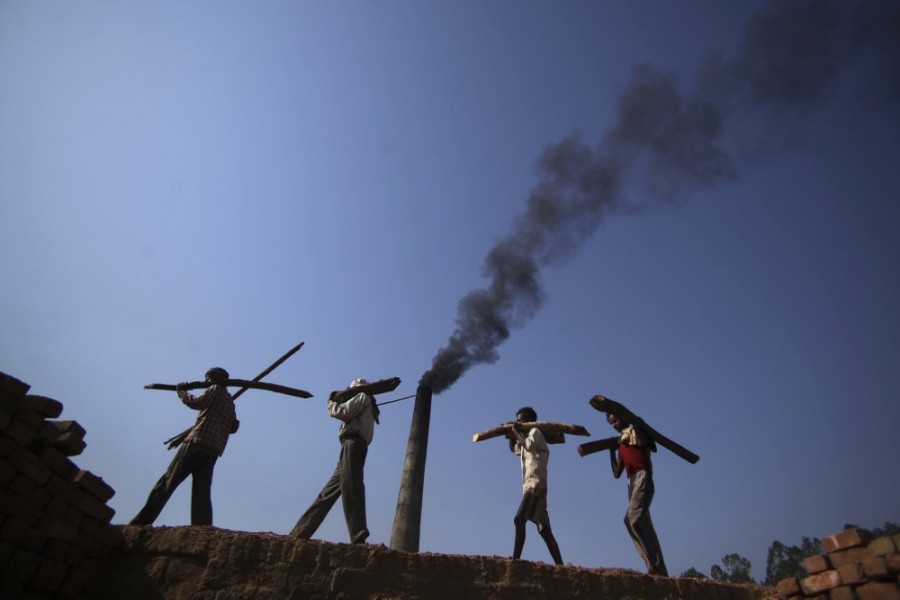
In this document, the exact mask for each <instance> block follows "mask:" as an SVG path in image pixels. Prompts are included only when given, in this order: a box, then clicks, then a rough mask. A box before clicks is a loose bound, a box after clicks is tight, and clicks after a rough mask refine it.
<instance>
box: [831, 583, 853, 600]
mask: <svg viewBox="0 0 900 600" xmlns="http://www.w3.org/2000/svg"><path fill="white" fill-rule="evenodd" d="M828 600H859V599H858V598H857V597H856V592H854V591H853V588H852V587H850V586H849V585H842V586H841V587H836V588H834V589H833V590H831V591H829V592H828Z"/></svg>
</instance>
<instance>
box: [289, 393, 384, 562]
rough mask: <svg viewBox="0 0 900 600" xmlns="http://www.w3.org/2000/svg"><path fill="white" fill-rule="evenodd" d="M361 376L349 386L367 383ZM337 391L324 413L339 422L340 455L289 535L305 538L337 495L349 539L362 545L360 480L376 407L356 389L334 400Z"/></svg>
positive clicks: (363, 502) (363, 489) (364, 532)
mask: <svg viewBox="0 0 900 600" xmlns="http://www.w3.org/2000/svg"><path fill="white" fill-rule="evenodd" d="M367 383H368V381H366V380H365V379H354V380H353V381H352V382H350V386H349V387H350V388H351V389H352V388H355V387H359V386H361V385H365V384H367ZM337 395H338V392H332V393H331V396H330V397H329V398H328V414H329V415H330V416H332V417H334V418H335V419H339V420H340V421H341V427H340V430H339V431H338V438H339V439H340V442H341V454H340V457H339V458H338V463H337V467H335V469H334V474H333V475H332V476H331V479H329V480H328V483H326V484H325V487H323V488H322V491H321V492H319V495H318V496H316V499H315V500H313V503H312V504H311V505H310V507H309V508H308V509H306V512H305V513H303V515H302V516H301V517H300V519H299V520H298V521H297V524H296V525H295V526H294V529H293V530H291V535H294V536H296V537H298V538H300V539H304V540H308V539H309V538H311V537H312V536H313V534H315V532H316V530H317V529H318V528H319V526H320V525H321V524H322V522H323V521H324V520H325V517H326V516H328V511H330V510H331V507H332V506H334V503H335V502H337V499H338V498H341V501H342V503H343V506H344V518H345V519H346V521H347V532H348V533H349V534H350V542H351V543H353V544H364V543H365V542H366V538H368V537H369V530H368V528H367V527H366V487H365V483H364V482H363V468H364V467H365V464H366V454H367V453H368V450H369V444H371V443H372V437H373V435H374V433H375V424H376V423H377V422H378V406H376V404H375V398H374V397H372V396H371V395H370V394H367V393H365V392H360V393H358V394H356V395H355V396H353V397H352V398H350V399H349V400H347V401H346V402H336V401H335V398H336V397H337Z"/></svg>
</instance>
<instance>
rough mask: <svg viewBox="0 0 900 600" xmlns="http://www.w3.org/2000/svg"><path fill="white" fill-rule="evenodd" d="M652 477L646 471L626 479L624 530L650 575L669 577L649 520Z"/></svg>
mask: <svg viewBox="0 0 900 600" xmlns="http://www.w3.org/2000/svg"><path fill="white" fill-rule="evenodd" d="M654 493H655V488H654V486H653V476H652V475H650V474H649V473H647V472H646V471H638V472H637V473H635V474H634V475H632V476H631V477H629V478H628V511H627V512H626V513H625V528H626V529H627V530H628V533H629V535H631V540H632V541H633V542H634V547H635V548H637V551H638V554H640V555H641V558H643V559H644V563H645V564H646V565H647V572H648V573H649V574H651V575H665V576H668V575H669V571H668V569H666V561H665V560H663V554H662V548H661V547H660V545H659V539H658V538H657V537H656V529H654V527H653V520H652V519H651V518H650V503H651V502H653V494H654Z"/></svg>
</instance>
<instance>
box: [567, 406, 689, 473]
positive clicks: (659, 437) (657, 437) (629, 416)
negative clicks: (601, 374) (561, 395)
mask: <svg viewBox="0 0 900 600" xmlns="http://www.w3.org/2000/svg"><path fill="white" fill-rule="evenodd" d="M588 403H589V404H590V405H591V406H592V407H593V408H595V409H597V410H599V411H600V412H604V413H607V414H613V415H615V416H617V417H619V418H620V419H622V420H623V421H627V422H630V423H634V424H636V425H640V426H641V427H642V428H643V429H644V431H646V432H647V435H649V436H650V437H651V438H652V439H653V441H654V442H656V443H657V444H659V445H660V446H662V447H663V448H665V449H666V450H668V451H670V452H672V453H674V454H676V455H678V456H679V457H681V458H683V459H684V460H686V461H688V462H689V463H691V464H695V463H696V462H697V461H698V460H700V457H699V456H698V455H696V454H694V453H693V452H691V451H690V450H688V449H687V448H685V447H684V446H682V445H681V444H678V443H676V442H674V441H672V440H670V439H669V438H667V437H666V436H664V435H663V434H661V433H660V432H658V431H657V430H655V429H653V428H652V427H651V426H650V425H649V424H648V423H647V422H646V421H645V420H643V419H642V418H640V417H639V416H637V415H636V414H634V413H633V412H631V411H630V410H628V409H627V408H626V407H625V406H623V405H622V404H620V403H618V402H616V401H615V400H611V399H609V398H607V397H606V396H603V395H600V394H597V395H596V396H594V397H593V398H591V399H590V400H589V401H588ZM582 456H583V455H582Z"/></svg>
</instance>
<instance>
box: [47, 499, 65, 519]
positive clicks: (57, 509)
mask: <svg viewBox="0 0 900 600" xmlns="http://www.w3.org/2000/svg"><path fill="white" fill-rule="evenodd" d="M69 506H70V505H69V504H66V501H65V500H63V499H62V498H59V497H54V498H51V499H50V502H48V503H47V507H46V508H45V509H44V514H45V515H47V516H48V517H54V518H56V519H62V518H63V517H65V516H66V512H68V510H69Z"/></svg>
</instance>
